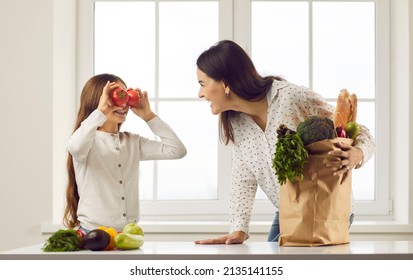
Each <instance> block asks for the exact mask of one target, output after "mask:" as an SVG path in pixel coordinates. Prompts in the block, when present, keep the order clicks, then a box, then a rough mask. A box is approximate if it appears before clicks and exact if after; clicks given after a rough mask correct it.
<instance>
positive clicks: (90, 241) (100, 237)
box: [83, 229, 110, 251]
mask: <svg viewBox="0 0 413 280" xmlns="http://www.w3.org/2000/svg"><path fill="white" fill-rule="evenodd" d="M109 244H110V235H109V233H107V232H106V231H104V230H102V229H94V230H91V231H89V232H88V233H87V234H86V236H85V238H84V239H83V247H84V248H85V249H88V250H91V251H102V250H104V249H105V248H106V247H107V246H108V245H109Z"/></svg>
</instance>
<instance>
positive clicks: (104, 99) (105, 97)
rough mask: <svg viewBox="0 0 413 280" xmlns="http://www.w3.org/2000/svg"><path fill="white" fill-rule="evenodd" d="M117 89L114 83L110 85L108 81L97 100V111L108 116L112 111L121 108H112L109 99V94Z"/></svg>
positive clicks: (112, 105)
mask: <svg viewBox="0 0 413 280" xmlns="http://www.w3.org/2000/svg"><path fill="white" fill-rule="evenodd" d="M117 87H118V85H117V84H116V83H111V82H109V81H108V82H107V83H106V85H105V86H104V88H103V91H102V94H101V96H100V99H99V104H98V110H100V111H101V112H102V113H103V114H105V115H108V114H110V113H112V112H113V111H116V110H120V109H122V107H118V106H114V104H113V103H112V101H111V100H110V98H109V93H110V92H111V91H112V90H114V89H115V88H117Z"/></svg>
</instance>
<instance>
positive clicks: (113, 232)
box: [98, 226, 118, 250]
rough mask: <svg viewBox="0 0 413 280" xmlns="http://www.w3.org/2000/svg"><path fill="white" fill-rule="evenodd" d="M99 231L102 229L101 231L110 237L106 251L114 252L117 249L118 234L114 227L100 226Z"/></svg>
mask: <svg viewBox="0 0 413 280" xmlns="http://www.w3.org/2000/svg"><path fill="white" fill-rule="evenodd" d="M98 229H101V230H103V231H105V232H107V233H108V234H109V236H110V240H109V244H108V245H107V246H106V248H105V249H104V250H113V249H115V247H116V244H115V236H116V234H118V232H117V231H116V229H114V228H113V227H105V226H100V227H98Z"/></svg>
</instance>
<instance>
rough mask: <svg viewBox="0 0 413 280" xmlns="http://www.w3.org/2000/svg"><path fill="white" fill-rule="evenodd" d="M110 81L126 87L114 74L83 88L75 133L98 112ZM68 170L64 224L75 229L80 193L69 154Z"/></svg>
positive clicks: (91, 79) (104, 75)
mask: <svg viewBox="0 0 413 280" xmlns="http://www.w3.org/2000/svg"><path fill="white" fill-rule="evenodd" d="M108 81H109V82H119V83H122V84H124V85H125V86H126V84H125V82H124V81H123V80H122V79H121V78H119V77H118V76H115V75H112V74H99V75H96V76H93V77H92V78H90V79H89V80H88V81H87V82H86V84H85V86H84V87H83V90H82V93H81V95H80V107H79V112H78V114H77V118H76V122H75V126H74V129H73V132H74V131H76V130H77V129H78V128H79V127H80V124H81V123H82V122H83V121H84V120H85V119H86V118H87V117H89V115H90V114H91V113H92V112H93V111H94V110H96V108H97V107H98V105H99V99H100V96H101V95H102V91H103V88H104V87H105V85H106V83H107V82H108ZM66 169H67V174H68V183H67V187H66V206H65V210H64V214H63V224H64V225H65V226H66V227H68V228H74V227H77V226H79V224H80V223H79V220H78V217H77V207H78V203H79V192H78V189H77V184H76V176H75V175H76V174H75V169H74V166H73V157H72V155H71V154H70V153H68V154H67V163H66Z"/></svg>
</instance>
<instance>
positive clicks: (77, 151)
mask: <svg viewBox="0 0 413 280" xmlns="http://www.w3.org/2000/svg"><path fill="white" fill-rule="evenodd" d="M105 122H106V116H105V115H104V114H103V113H102V111H100V110H97V109H96V110H95V111H93V112H92V113H91V114H90V115H89V117H87V118H86V119H85V120H84V121H83V122H82V123H81V125H80V127H79V128H78V129H76V131H75V132H74V133H73V134H72V136H71V137H70V138H69V141H68V142H67V145H66V147H67V150H68V151H69V153H70V154H71V155H72V156H73V159H74V160H75V161H78V162H82V161H84V160H85V159H86V157H87V155H88V153H89V150H90V148H91V147H92V143H93V140H94V139H95V136H96V131H97V129H98V128H99V127H100V126H102V125H103V124H104V123H105Z"/></svg>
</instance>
